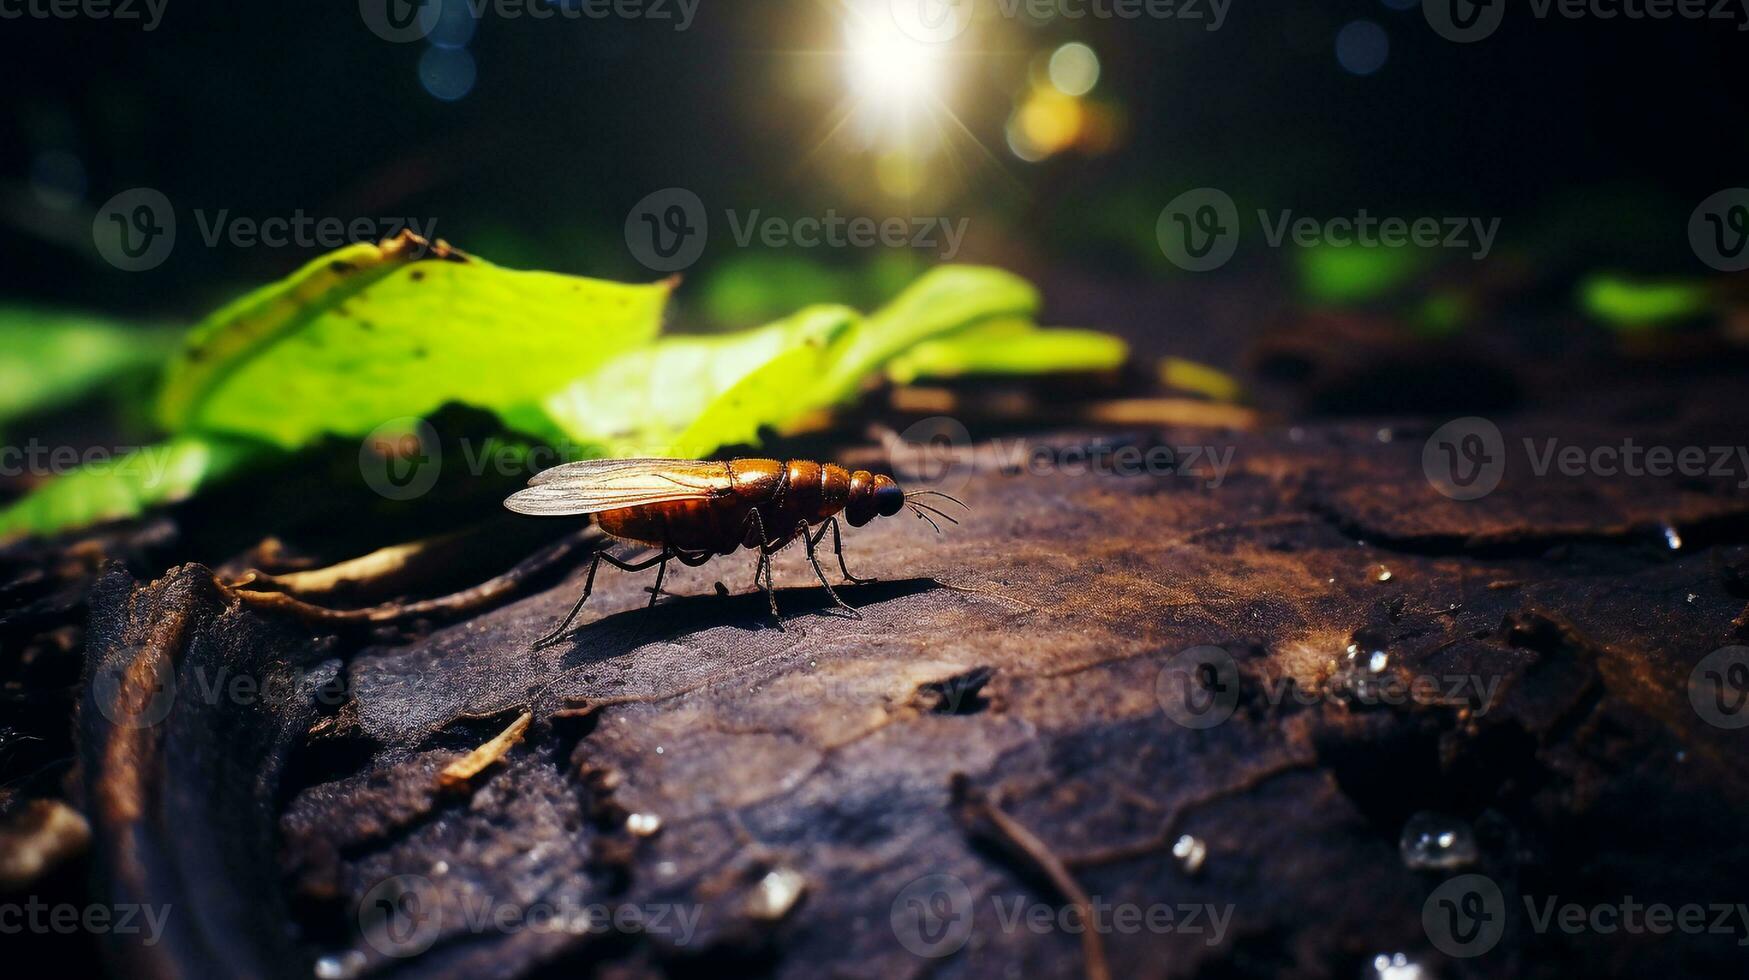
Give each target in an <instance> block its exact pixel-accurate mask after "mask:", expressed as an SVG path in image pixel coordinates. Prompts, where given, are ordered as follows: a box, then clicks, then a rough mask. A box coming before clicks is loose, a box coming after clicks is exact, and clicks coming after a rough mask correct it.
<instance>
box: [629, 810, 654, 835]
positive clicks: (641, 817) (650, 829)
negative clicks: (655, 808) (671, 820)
mask: <svg viewBox="0 0 1749 980" xmlns="http://www.w3.org/2000/svg"><path fill="white" fill-rule="evenodd" d="M626 829H627V830H629V831H631V832H632V833H634V834H636V835H637V836H639V837H654V836H656V835H657V834H659V833H661V832H662V818H661V817H658V816H656V815H655V814H654V813H634V814H632V815H631V816H629V817H626Z"/></svg>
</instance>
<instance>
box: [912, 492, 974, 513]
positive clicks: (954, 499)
mask: <svg viewBox="0 0 1749 980" xmlns="http://www.w3.org/2000/svg"><path fill="white" fill-rule="evenodd" d="M917 497H940V498H942V499H943V500H946V501H949V502H951V503H954V504H958V505H959V506H960V507H961V508H963V509H964V510H965V511H966V513H968V514H969V513H971V511H972V509H971V508H970V507H967V506H966V503H965V501H963V500H961V499H959V498H958V497H955V496H953V495H951V494H945V493H942V492H941V491H940V490H912V491H910V492H908V493H906V494H905V501H906V502H907V503H909V502H910V501H911V500H913V499H915V498H917ZM937 513H940V512H939V511H937Z"/></svg>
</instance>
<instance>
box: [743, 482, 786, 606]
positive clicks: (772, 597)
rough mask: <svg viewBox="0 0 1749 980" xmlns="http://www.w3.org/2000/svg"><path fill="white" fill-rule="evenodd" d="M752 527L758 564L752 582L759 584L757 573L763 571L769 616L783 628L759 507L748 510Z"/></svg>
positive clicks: (767, 542) (769, 548)
mask: <svg viewBox="0 0 1749 980" xmlns="http://www.w3.org/2000/svg"><path fill="white" fill-rule="evenodd" d="M748 513H749V516H750V517H751V518H752V521H753V527H754V528H755V529H756V530H757V531H758V532H759V564H758V565H757V566H756V567H754V569H753V584H754V586H755V587H757V586H758V585H759V573H760V572H762V571H763V572H764V573H765V601H766V602H768V603H770V605H771V618H772V619H774V620H776V621H777V628H778V629H780V630H781V629H783V617H782V616H780V615H778V612H777V590H776V589H775V588H773V587H772V584H771V545H770V540H771V539H770V538H768V537H766V535H765V518H763V517H760V516H759V508H757V507H755V508H753V510H751V511H749V512H748Z"/></svg>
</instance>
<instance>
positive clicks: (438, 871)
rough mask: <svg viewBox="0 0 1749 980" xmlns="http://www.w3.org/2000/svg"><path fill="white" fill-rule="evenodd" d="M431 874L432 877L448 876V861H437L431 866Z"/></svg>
mask: <svg viewBox="0 0 1749 980" xmlns="http://www.w3.org/2000/svg"><path fill="white" fill-rule="evenodd" d="M431 873H432V874H434V875H446V874H449V862H448V861H438V862H436V863H434V864H432V866H431Z"/></svg>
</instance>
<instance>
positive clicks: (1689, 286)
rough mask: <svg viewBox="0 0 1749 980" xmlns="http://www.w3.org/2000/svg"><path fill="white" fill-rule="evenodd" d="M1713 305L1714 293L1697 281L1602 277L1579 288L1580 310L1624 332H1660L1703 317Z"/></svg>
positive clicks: (1586, 282) (1593, 278)
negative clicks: (1678, 323) (1691, 319)
mask: <svg viewBox="0 0 1749 980" xmlns="http://www.w3.org/2000/svg"><path fill="white" fill-rule="evenodd" d="M1713 303H1714V299H1713V293H1712V290H1711V289H1710V288H1709V287H1708V286H1707V284H1706V283H1704V282H1698V281H1695V280H1686V279H1668V280H1659V281H1639V280H1633V279H1628V278H1625V277H1622V276H1612V275H1601V274H1600V275H1594V276H1591V277H1590V278H1588V279H1586V280H1585V281H1584V282H1583V283H1581V284H1580V286H1579V306H1580V308H1581V309H1583V310H1584V311H1585V313H1586V314H1587V315H1588V316H1590V317H1592V318H1593V319H1596V320H1598V321H1599V322H1601V323H1602V324H1603V325H1604V326H1606V327H1609V328H1610V329H1612V330H1616V331H1620V332H1623V333H1632V332H1637V331H1645V330H1656V329H1659V328H1662V327H1666V326H1670V325H1671V324H1674V323H1677V322H1679V321H1682V320H1687V319H1690V318H1693V317H1697V316H1701V315H1703V314H1705V313H1707V312H1708V311H1710V310H1711V309H1712V308H1713Z"/></svg>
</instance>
